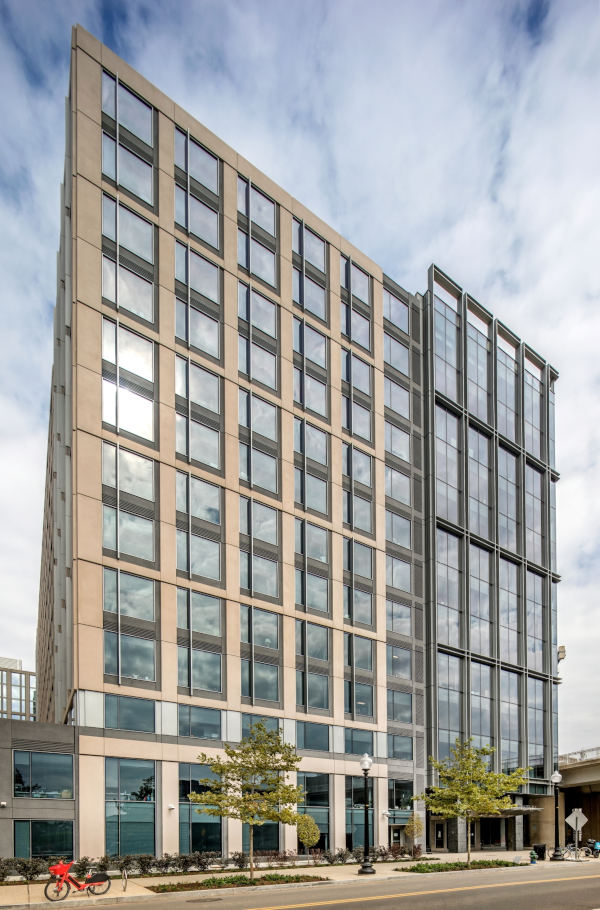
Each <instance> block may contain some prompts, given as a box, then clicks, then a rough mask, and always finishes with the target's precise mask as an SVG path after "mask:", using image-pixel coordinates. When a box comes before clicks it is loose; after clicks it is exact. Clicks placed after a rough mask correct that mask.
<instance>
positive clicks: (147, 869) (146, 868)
mask: <svg viewBox="0 0 600 910" xmlns="http://www.w3.org/2000/svg"><path fill="white" fill-rule="evenodd" d="M155 862H156V858H155V857H154V856H152V854H151V853H141V854H140V855H139V856H136V858H135V864H136V866H137V868H138V871H139V872H140V874H141V875H150V873H151V872H152V868H153V866H154V863H155Z"/></svg>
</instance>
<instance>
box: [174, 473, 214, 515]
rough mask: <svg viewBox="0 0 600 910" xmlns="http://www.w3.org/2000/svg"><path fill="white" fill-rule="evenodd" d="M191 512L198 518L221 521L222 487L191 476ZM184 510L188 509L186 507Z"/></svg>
mask: <svg viewBox="0 0 600 910" xmlns="http://www.w3.org/2000/svg"><path fill="white" fill-rule="evenodd" d="M184 476H185V475H184ZM190 500H191V502H190V505H191V513H192V515H194V516H195V517H196V518H202V519H204V520H205V521H211V522H212V523H213V524H217V525H218V524H219V523H220V521H221V488H220V487H218V486H216V485H215V484H214V483H206V481H204V480H200V479H199V478H198V477H192V478H191V496H190ZM182 511H187V509H186V508H185V507H184V509H183V510H182Z"/></svg>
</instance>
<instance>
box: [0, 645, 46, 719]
mask: <svg viewBox="0 0 600 910" xmlns="http://www.w3.org/2000/svg"><path fill="white" fill-rule="evenodd" d="M36 700H37V693H36V680H35V673H34V672H33V671H32V670H24V669H23V661H21V660H17V659H15V658H12V657H0V720H2V719H8V720H11V719H12V720H29V721H31V720H36Z"/></svg>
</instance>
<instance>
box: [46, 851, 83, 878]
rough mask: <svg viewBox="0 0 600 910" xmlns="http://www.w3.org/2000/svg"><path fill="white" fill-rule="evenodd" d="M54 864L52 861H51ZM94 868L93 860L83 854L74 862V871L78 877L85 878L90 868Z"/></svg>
mask: <svg viewBox="0 0 600 910" xmlns="http://www.w3.org/2000/svg"><path fill="white" fill-rule="evenodd" d="M50 865H52V863H50ZM91 868H92V860H91V859H90V857H89V856H81V857H80V858H79V859H78V860H77V862H76V863H74V864H73V868H72V872H73V874H74V875H75V876H77V877H78V878H85V876H86V875H87V874H88V872H89V871H90V869H91Z"/></svg>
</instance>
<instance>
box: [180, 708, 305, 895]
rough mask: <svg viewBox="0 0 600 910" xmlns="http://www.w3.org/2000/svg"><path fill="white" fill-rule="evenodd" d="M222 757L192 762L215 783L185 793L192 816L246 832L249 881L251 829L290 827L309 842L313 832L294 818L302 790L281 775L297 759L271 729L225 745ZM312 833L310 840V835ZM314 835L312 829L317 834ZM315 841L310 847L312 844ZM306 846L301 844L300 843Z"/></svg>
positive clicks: (260, 727)
mask: <svg viewBox="0 0 600 910" xmlns="http://www.w3.org/2000/svg"><path fill="white" fill-rule="evenodd" d="M223 748H224V752H225V757H217V758H212V757H211V756H208V755H206V753H204V752H203V753H202V754H201V755H199V756H198V761H199V762H201V764H203V765H208V766H209V767H210V769H211V771H212V772H213V774H215V775H216V777H215V778H203V779H202V780H200V783H201V784H202V786H203V792H202V793H190V801H191V802H194V803H197V804H198V805H199V806H200V807H201V808H198V809H197V810H196V811H198V812H206V813H207V814H208V815H216V816H220V817H222V818H223V817H224V818H237V819H239V821H241V822H242V823H245V824H247V825H248V827H249V831H250V857H249V858H250V878H254V828H255V827H257V826H260V825H264V824H265V822H270V821H272V822H281V823H283V824H284V825H296V826H297V827H298V829H299V831H301V832H302V834H303V835H307V836H309V840H310V838H311V837H314V829H311V826H310V823H309V822H307V821H305V819H307V818H310V819H311V821H312V822H313V824H314V825H315V827H316V822H314V819H313V818H312V817H311V816H307V815H303V814H299V813H298V812H297V811H296V806H297V804H298V803H299V802H301V800H302V788H301V787H296V786H294V785H293V784H291V783H288V777H287V775H288V774H289V773H290V772H293V771H296V770H297V769H298V765H299V764H300V761H301V759H300V756H299V755H297V754H296V750H295V748H294V747H293V746H291V745H289V743H285V742H284V741H283V739H282V737H281V734H280V733H279V731H277V730H267V729H266V727H265V725H264V724H263V723H262V722H261V721H257V722H256V723H255V724H253V725H252V727H251V728H250V733H249V735H248V736H246V737H245V738H244V739H242V741H241V742H240V743H239V744H236V745H229V744H225V746H224V747H223ZM309 829H311V830H312V835H311V831H310V830H309ZM317 830H318V829H317ZM316 840H318V836H317V838H316V839H315V840H313V843H316ZM304 842H305V843H306V841H304Z"/></svg>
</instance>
